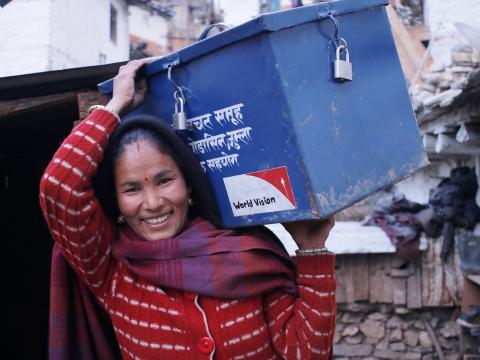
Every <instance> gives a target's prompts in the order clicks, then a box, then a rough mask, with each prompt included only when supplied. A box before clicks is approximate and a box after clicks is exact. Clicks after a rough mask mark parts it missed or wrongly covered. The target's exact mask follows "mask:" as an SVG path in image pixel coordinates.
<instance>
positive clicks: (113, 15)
mask: <svg viewBox="0 0 480 360" xmlns="http://www.w3.org/2000/svg"><path fill="white" fill-rule="evenodd" d="M110 40H112V42H113V43H114V44H116V43H117V9H115V8H114V7H113V5H110Z"/></svg>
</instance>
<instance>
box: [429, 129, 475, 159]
mask: <svg viewBox="0 0 480 360" xmlns="http://www.w3.org/2000/svg"><path fill="white" fill-rule="evenodd" d="M435 152H436V153H448V154H468V155H477V154H480V146H474V145H465V144H461V143H459V142H457V140H456V139H455V136H454V135H449V134H439V135H438V137H437V142H436V143H435Z"/></svg>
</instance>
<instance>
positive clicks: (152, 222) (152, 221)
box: [143, 213, 172, 225]
mask: <svg viewBox="0 0 480 360" xmlns="http://www.w3.org/2000/svg"><path fill="white" fill-rule="evenodd" d="M170 215H172V213H168V214H166V215H163V216H161V217H158V218H151V219H144V220H143V221H145V222H146V223H147V224H150V225H157V224H160V223H163V222H164V221H166V220H167V219H168V218H169V217H170Z"/></svg>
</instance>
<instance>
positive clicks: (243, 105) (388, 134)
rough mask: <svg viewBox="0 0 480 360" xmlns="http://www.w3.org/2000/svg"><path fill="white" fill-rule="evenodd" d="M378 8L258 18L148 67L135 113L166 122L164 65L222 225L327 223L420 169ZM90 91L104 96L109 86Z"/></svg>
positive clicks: (343, 5) (346, 2)
mask: <svg viewBox="0 0 480 360" xmlns="http://www.w3.org/2000/svg"><path fill="white" fill-rule="evenodd" d="M387 3H388V2H387V1H381V0H355V1H353V0H340V1H333V2H328V3H321V4H317V5H312V6H306V7H301V8H296V9H292V10H287V11H282V12H278V13H272V14H265V15H261V16H259V17H257V18H255V19H253V20H251V21H248V22H246V23H244V24H242V25H240V26H237V27H234V28H232V29H230V30H227V31H224V32H222V33H220V34H217V35H214V36H212V37H209V38H207V39H205V40H202V41H199V42H197V43H195V44H193V45H191V46H188V47H186V48H184V49H181V50H179V51H178V52H175V53H172V54H169V55H167V56H165V57H162V58H158V59H156V60H155V61H153V62H151V63H150V64H148V66H147V67H146V75H147V78H148V82H149V94H148V95H147V98H146V100H145V102H144V104H143V105H142V106H141V108H140V109H138V110H137V111H136V113H148V114H153V115H156V116H159V117H161V118H163V119H165V120H166V121H170V122H171V119H172V114H173V113H174V104H175V102H174V95H173V94H174V91H175V88H174V86H173V85H172V83H171V82H170V81H169V80H168V78H167V70H168V68H169V67H171V69H172V70H171V75H172V78H173V80H174V81H175V82H176V83H177V84H179V85H180V86H181V88H182V91H183V93H184V94H185V97H186V104H185V112H186V113H187V117H188V118H189V119H188V123H189V125H190V127H191V128H192V129H193V132H192V135H191V137H190V140H189V142H190V145H191V147H192V150H193V151H194V152H195V154H197V155H198V158H199V160H200V162H201V164H202V166H203V168H204V170H205V172H206V173H207V175H208V177H209V179H210V181H211V183H212V185H213V188H214V191H215V196H216V199H217V202H218V205H219V208H220V211H221V214H222V220H223V222H224V224H225V226H229V227H233V226H248V225H253V224H268V223H275V222H283V221H292V220H299V219H313V218H321V217H326V216H328V215H330V214H332V213H335V212H338V211H339V210H341V209H343V208H345V207H348V206H350V205H352V204H353V203H355V202H357V201H359V200H362V199H363V198H365V197H367V196H369V195H370V194H372V193H374V192H376V191H379V190H381V189H383V188H385V187H388V186H389V185H391V184H392V183H394V182H396V181H398V180H400V179H402V178H405V177H407V176H409V175H411V174H412V173H413V172H415V171H416V170H418V169H420V168H422V167H423V166H425V165H427V163H428V160H427V157H426V154H425V151H424V149H423V145H422V141H421V136H420V133H419V130H418V127H417V123H416V119H415V116H414V113H413V111H412V106H411V103H410V99H409V96H408V92H407V88H406V83H405V80H404V76H403V72H402V69H401V67H400V62H399V59H398V55H397V52H396V49H395V44H394V41H393V38H392V34H391V31H390V25H389V22H388V18H387V15H386V11H385V5H386V4H387ZM329 16H333V17H334V19H335V20H336V21H337V22H338V24H339V36H340V37H341V38H344V39H345V40H346V41H347V42H348V50H349V57H350V62H351V63H352V66H353V80H352V81H346V82H337V81H336V80H335V79H334V77H333V68H334V66H333V65H334V61H335V50H336V45H335V43H336V41H335V38H334V33H335V25H334V21H333V20H332V19H331V17H329ZM337 45H338V43H337ZM99 88H100V90H101V91H102V92H103V93H105V94H109V93H111V91H112V80H109V81H107V82H105V83H102V84H100V85H99Z"/></svg>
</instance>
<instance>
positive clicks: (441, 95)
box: [410, 44, 480, 112]
mask: <svg viewBox="0 0 480 360" xmlns="http://www.w3.org/2000/svg"><path fill="white" fill-rule="evenodd" d="M451 56H452V63H451V65H450V66H448V67H445V66H444V65H443V64H433V65H432V66H431V67H430V69H429V70H430V71H429V72H428V73H426V74H424V75H422V82H423V83H422V85H421V86H419V85H415V86H413V87H412V88H411V89H410V91H411V96H412V102H413V107H414V109H415V111H417V112H419V111H424V112H429V111H431V110H432V109H433V108H435V107H437V106H440V107H447V106H449V105H450V104H451V103H452V101H453V100H454V99H455V98H456V97H457V96H458V95H460V94H461V93H462V92H463V90H464V89H465V88H466V87H467V86H468V78H469V75H470V74H471V73H472V72H473V71H475V69H477V68H478V67H479V66H480V54H479V53H478V52H476V51H474V50H473V49H472V47H471V46H469V45H463V44H460V45H456V46H454V47H453V49H452V55H451Z"/></svg>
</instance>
